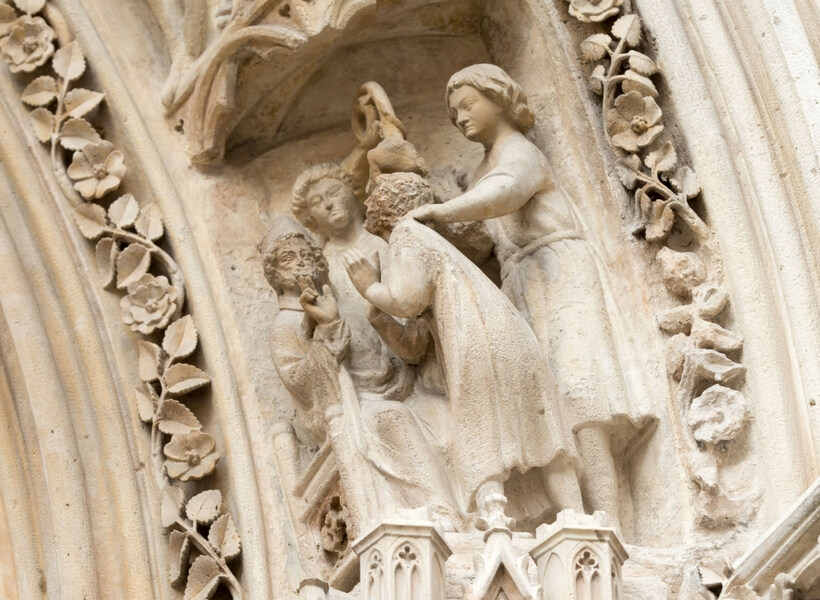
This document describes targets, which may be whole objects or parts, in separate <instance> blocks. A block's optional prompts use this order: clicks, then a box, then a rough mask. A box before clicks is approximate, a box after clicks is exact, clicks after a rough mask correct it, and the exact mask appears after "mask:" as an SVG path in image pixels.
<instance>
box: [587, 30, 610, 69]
mask: <svg viewBox="0 0 820 600" xmlns="http://www.w3.org/2000/svg"><path fill="white" fill-rule="evenodd" d="M611 43H612V38H611V37H609V36H608V35H607V34H605V33H596V34H594V35H591V36H589V37H588V38H587V39H585V40H584V41H583V42H581V58H582V59H584V60H585V61H589V62H592V61H595V60H601V59H602V58H603V57H604V56H606V55H607V52H608V50H609V45H610V44H611Z"/></svg>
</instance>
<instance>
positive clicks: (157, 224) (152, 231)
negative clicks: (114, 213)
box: [135, 204, 165, 242]
mask: <svg viewBox="0 0 820 600" xmlns="http://www.w3.org/2000/svg"><path fill="white" fill-rule="evenodd" d="M135 226H136V228H137V232H138V233H139V234H140V235H141V236H142V237H144V238H147V239H149V240H151V241H152V242H155V241H157V240H158V239H159V238H161V237H162V234H163V233H165V228H164V227H163V225H162V215H161V214H160V212H159V208H157V205H156V204H149V205H148V206H145V207H143V209H142V211H140V216H139V217H137V222H136V224H135Z"/></svg>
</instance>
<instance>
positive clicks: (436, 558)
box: [353, 520, 452, 600]
mask: <svg viewBox="0 0 820 600" xmlns="http://www.w3.org/2000/svg"><path fill="white" fill-rule="evenodd" d="M353 549H354V550H355V551H356V553H357V554H358V555H359V564H360V572H361V600H398V599H401V598H414V599H416V598H417V599H418V600H441V599H443V598H445V597H446V582H445V576H444V573H445V571H444V562H445V561H446V560H447V558H448V557H449V556H450V554H451V552H452V551H451V550H450V547H449V546H448V545H447V542H445V541H444V538H443V537H442V536H441V534H440V533H439V532H438V530H437V529H436V528H435V527H434V526H433V524H432V523H429V522H426V521H404V520H390V521H384V522H382V523H381V524H380V525H377V526H376V527H374V528H373V529H371V530H370V531H369V532H368V533H366V534H365V535H363V536H362V537H361V538H359V539H358V540H356V541H355V542H354V543H353Z"/></svg>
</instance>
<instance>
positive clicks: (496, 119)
mask: <svg viewBox="0 0 820 600" xmlns="http://www.w3.org/2000/svg"><path fill="white" fill-rule="evenodd" d="M448 103H449V108H450V110H451V111H452V112H454V113H455V118H454V121H455V124H456V127H458V128H459V130H460V131H461V133H463V134H464V137H466V138H467V139H468V140H470V141H471V142H481V143H486V142H489V141H491V140H492V138H493V136H494V134H495V132H496V130H497V128H498V124H499V123H500V122H501V120H502V119H503V118H504V117H503V112H504V111H503V109H502V108H501V107H500V106H498V105H497V104H496V103H495V102H493V101H492V100H490V99H489V98H487V96H485V95H484V94H482V93H481V92H479V91H478V90H477V89H475V88H474V87H471V86H469V85H463V86H461V87H459V88H456V89H455V90H453V92H452V93H451V94H450V97H449V98H448Z"/></svg>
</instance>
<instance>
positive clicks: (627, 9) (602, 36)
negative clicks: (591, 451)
mask: <svg viewBox="0 0 820 600" xmlns="http://www.w3.org/2000/svg"><path fill="white" fill-rule="evenodd" d="M629 4H631V3H630V2H629V0H626V2H625V1H624V0H569V13H570V15H571V16H572V17H574V18H575V19H576V20H578V21H579V22H582V23H586V24H588V27H589V28H590V29H591V30H594V31H595V33H592V34H591V35H589V36H588V37H587V38H586V39H584V40H583V41H582V42H581V44H580V48H579V53H580V58H581V60H582V61H583V62H585V63H591V64H593V65H594V67H593V69H592V71H591V73H590V75H589V88H590V89H591V90H592V92H594V93H595V94H596V95H598V96H599V97H600V100H601V116H602V121H603V125H604V131H605V134H606V140H607V142H608V144H609V146H610V148H611V150H612V152H613V153H614V155H615V157H616V160H617V169H618V176H619V178H620V180H621V182H622V183H623V185H624V187H625V188H626V189H627V190H629V191H630V193H631V195H632V199H633V206H632V208H633V209H634V212H635V214H636V215H637V216H638V219H639V222H640V225H639V228H638V233H640V234H642V235H643V237H644V239H645V240H646V242H647V243H649V244H651V245H653V246H654V247H656V248H657V249H658V251H657V254H656V255H655V260H656V262H657V263H658V266H659V267H660V272H661V274H662V277H663V281H664V284H665V285H666V288H667V289H668V290H669V292H670V294H671V295H672V296H673V297H675V298H676V299H677V301H678V303H679V304H678V305H677V306H675V307H674V308H671V309H667V310H664V311H661V312H660V313H659V314H658V315H657V322H658V326H659V327H660V328H661V329H662V330H663V331H664V332H666V333H667V334H669V336H670V337H669V338H668V340H667V342H666V351H665V352H666V363H667V369H668V373H669V376H670V378H671V380H672V382H673V389H674V392H673V399H674V409H673V411H672V415H671V417H672V420H673V423H674V426H675V430H676V435H677V436H678V438H679V440H680V442H681V443H682V444H683V447H684V456H683V462H684V466H685V468H686V471H687V474H688V476H689V477H690V479H691V481H692V482H693V484H694V485H695V489H696V492H697V494H696V501H697V504H696V506H697V509H698V519H697V520H698V524H699V525H701V526H704V527H716V526H718V525H720V524H728V523H731V522H733V521H734V520H736V519H738V518H740V519H747V518H750V517H751V515H749V514H747V515H742V514H740V513H742V512H743V511H739V510H738V508H739V507H738V506H737V503H736V501H735V500H734V499H731V498H730V497H729V496H728V494H727V493H726V492H725V491H724V490H723V489H722V487H721V483H720V475H719V473H720V465H721V459H722V456H724V455H725V454H726V452H727V450H729V449H730V445H731V444H732V443H733V442H736V441H737V440H738V439H739V438H740V437H741V435H742V434H743V431H744V429H745V427H746V424H747V422H748V419H749V405H748V402H747V400H746V398H745V397H744V396H743V394H741V393H740V392H739V391H738V389H737V388H738V387H740V386H741V385H742V384H743V380H744V377H745V372H746V369H745V367H744V366H743V365H742V364H740V363H739V362H737V359H738V356H739V354H740V352H741V350H742V347H743V339H742V337H741V336H740V335H738V334H737V333H735V332H733V331H730V330H728V329H726V328H725V327H723V326H721V325H720V324H719V323H718V321H719V319H720V316H721V314H722V313H723V312H724V311H725V309H726V307H727V306H728V305H729V296H728V293H727V291H726V289H725V282H724V271H723V263H722V258H721V255H720V249H719V247H718V241H717V239H716V237H715V235H714V232H712V231H711V230H710V228H709V227H708V226H707V225H706V223H705V222H704V221H703V220H702V219H701V218H700V217H699V216H698V214H697V213H696V212H695V211H694V210H693V209H692V207H691V205H690V200H692V199H694V198H696V197H697V196H698V195H699V194H700V192H701V190H700V184H699V182H698V178H697V176H696V175H695V172H694V171H693V170H692V169H691V168H690V167H689V166H687V165H684V164H680V160H679V158H678V155H677V152H676V148H675V145H674V143H673V141H672V138H671V135H670V134H669V129H668V127H666V126H665V124H664V121H665V118H664V113H663V110H662V108H661V107H660V106H659V104H658V100H659V94H658V89H657V87H656V85H655V82H654V81H653V78H657V77H658V76H659V74H660V67H659V66H658V64H657V63H656V62H655V61H654V60H653V59H652V58H650V57H649V56H647V55H646V54H645V53H644V52H641V51H640V49H641V47H642V45H643V41H644V40H643V28H642V23H641V20H640V17H638V15H637V14H635V13H634V12H633V10H632V7H631V6H629ZM683 242H685V243H683Z"/></svg>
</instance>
